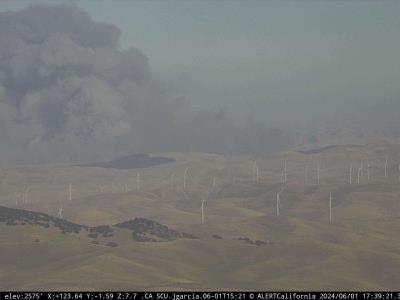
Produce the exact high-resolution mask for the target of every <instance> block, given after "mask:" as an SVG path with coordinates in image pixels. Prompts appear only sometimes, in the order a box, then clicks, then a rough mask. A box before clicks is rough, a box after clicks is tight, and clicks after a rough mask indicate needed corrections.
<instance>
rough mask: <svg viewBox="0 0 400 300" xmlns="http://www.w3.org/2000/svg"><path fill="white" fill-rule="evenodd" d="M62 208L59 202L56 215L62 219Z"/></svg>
mask: <svg viewBox="0 0 400 300" xmlns="http://www.w3.org/2000/svg"><path fill="white" fill-rule="evenodd" d="M62 213H63V206H62V202H61V201H60V208H59V209H58V213H57V217H58V218H60V219H62V217H63V215H62Z"/></svg>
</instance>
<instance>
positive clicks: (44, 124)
mask: <svg viewBox="0 0 400 300" xmlns="http://www.w3.org/2000/svg"><path fill="white" fill-rule="evenodd" d="M120 34H121V33H120V30H119V29H118V28H117V27H116V26H114V25H110V24H104V23H99V22H95V21H93V20H92V19H91V17H90V16H89V15H88V14H87V13H86V12H84V11H82V10H80V9H79V8H77V7H76V6H64V5H55V6H49V5H35V6H31V7H28V8H26V9H23V10H21V11H18V12H3V13H0V140H1V144H0V151H1V155H0V163H3V164H4V163H5V162H18V163H25V162H29V163H32V162H33V163H35V162H44V161H46V162H54V161H57V162H71V161H75V162H78V161H79V162H82V161H84V162H87V161H94V160H104V159H111V158H114V157H117V156H119V155H124V154H129V153H138V152H157V151H185V150H186V151H188V150H190V151H210V152H252V151H251V150H252V149H257V151H256V152H265V151H267V150H271V149H270V148H271V147H272V148H274V149H272V150H276V149H275V148H279V147H280V146H279V145H281V143H282V141H284V137H283V135H282V133H281V132H280V131H279V130H272V131H271V130H270V131H268V130H266V129H265V128H263V127H262V125H260V124H256V125H255V124H248V126H247V127H246V126H245V127H244V128H239V127H238V126H237V125H235V124H233V122H232V121H231V119H230V118H229V117H228V116H227V115H226V114H224V112H223V111H219V112H218V111H217V112H214V111H211V110H210V111H202V112H199V113H196V114H191V113H188V112H187V111H186V112H185V115H184V118H178V117H177V113H179V110H182V107H186V106H185V105H183V103H184V102H185V101H184V99H183V101H182V97H180V98H178V97H175V98H176V99H175V98H174V97H173V95H172V93H171V89H170V88H167V87H166V86H165V85H163V84H160V83H158V82H155V80H153V79H152V78H151V70H150V67H149V63H148V59H147V57H146V56H145V55H144V54H142V53H141V52H140V51H139V50H137V49H126V50H124V49H121V47H120V45H119V44H120ZM180 116H182V114H180ZM246 128H247V129H246ZM269 138H274V139H275V141H273V142H272V143H270V144H268V143H266V141H267V140H268V139H269ZM271 145H272V146H271Z"/></svg>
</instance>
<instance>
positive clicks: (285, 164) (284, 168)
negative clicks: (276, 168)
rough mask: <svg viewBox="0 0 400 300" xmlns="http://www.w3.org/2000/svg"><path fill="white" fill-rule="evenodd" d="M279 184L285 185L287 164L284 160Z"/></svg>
mask: <svg viewBox="0 0 400 300" xmlns="http://www.w3.org/2000/svg"><path fill="white" fill-rule="evenodd" d="M281 182H282V183H286V182H287V162H286V159H285V160H284V162H283V169H282V176H281Z"/></svg>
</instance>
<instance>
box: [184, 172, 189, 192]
mask: <svg viewBox="0 0 400 300" xmlns="http://www.w3.org/2000/svg"><path fill="white" fill-rule="evenodd" d="M188 171H189V168H186V169H185V172H184V173H183V190H186V178H187V173H188Z"/></svg>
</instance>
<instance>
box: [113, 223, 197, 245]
mask: <svg viewBox="0 0 400 300" xmlns="http://www.w3.org/2000/svg"><path fill="white" fill-rule="evenodd" d="M115 227H118V228H125V229H129V230H131V231H132V238H133V239H134V240H135V241H139V242H154V241H158V240H166V241H172V240H176V239H180V238H188V239H195V238H196V237H195V236H194V235H191V234H188V233H185V232H179V231H176V230H173V229H170V228H168V227H167V226H165V225H162V224H160V223H157V222H155V221H152V220H148V219H144V218H136V219H134V220H129V221H126V222H123V223H119V224H116V225H115Z"/></svg>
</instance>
